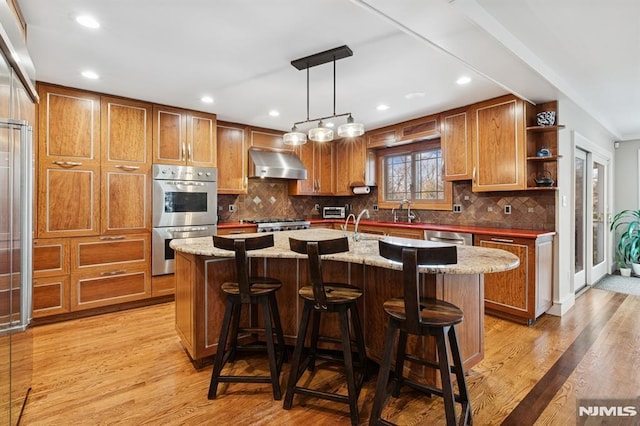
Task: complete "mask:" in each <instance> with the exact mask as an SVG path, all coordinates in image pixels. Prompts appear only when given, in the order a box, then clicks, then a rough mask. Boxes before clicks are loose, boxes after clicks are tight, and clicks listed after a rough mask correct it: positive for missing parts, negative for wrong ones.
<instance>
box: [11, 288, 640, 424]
mask: <svg viewBox="0 0 640 426" xmlns="http://www.w3.org/2000/svg"><path fill="white" fill-rule="evenodd" d="M173 308H174V305H173V303H165V304H161V305H156V306H151V307H144V308H137V309H132V310H129V311H123V312H117V313H111V314H104V315H100V316H96V317H90V318H84V319H77V320H72V321H67V322H64V323H57V324H49V325H43V326H38V327H35V329H34V372H33V375H34V380H33V390H32V393H31V395H30V397H29V401H28V403H27V406H26V408H25V411H24V414H23V417H22V422H21V424H22V425H106V424H119V425H207V424H211V425H305V424H306V425H324V424H327V425H334V424H349V416H348V413H347V406H346V405H343V404H337V403H332V402H329V401H319V400H314V399H305V398H303V397H298V396H296V398H295V399H294V407H293V408H292V409H291V410H290V411H285V410H283V409H282V402H281V401H274V400H273V399H272V395H271V389H270V386H269V385H256V384H222V385H221V386H220V388H219V391H218V392H219V396H218V398H217V399H216V400H214V401H209V400H208V399H207V390H208V386H209V380H210V375H211V366H208V367H204V368H202V369H201V370H200V371H198V370H196V369H195V368H194V367H193V365H192V364H191V363H190V361H189V360H188V357H187V355H186V353H185V352H184V350H183V348H182V347H181V345H180V341H179V340H178V337H177V336H176V333H175V331H174V326H173V322H174V311H173ZM485 327H486V328H485V330H486V340H485V359H484V360H483V361H482V362H481V363H480V364H479V365H477V366H476V367H474V368H473V369H472V370H471V371H469V372H468V373H469V374H468V385H469V387H470V394H471V398H472V408H473V416H474V424H475V425H498V424H513V425H529V424H540V425H562V426H564V425H572V424H576V398H584V397H588V398H591V397H593V398H595V397H607V398H635V397H637V396H638V394H639V393H640V374H638V371H637V363H638V361H639V360H640V297H637V296H626V295H621V294H617V293H612V292H607V291H603V290H597V289H591V290H589V291H587V292H586V293H585V294H583V295H582V296H580V297H579V298H578V300H577V302H576V305H575V306H574V307H573V308H572V309H571V311H570V312H569V313H568V314H567V315H566V316H565V317H563V318H558V317H553V316H550V315H543V316H542V317H541V318H540V319H539V320H538V321H537V322H536V323H535V324H534V325H533V326H531V327H527V326H524V325H520V324H515V323H512V322H509V321H505V320H501V319H497V318H493V317H490V316H487V317H486V326H485ZM260 360H261V358H260V357H255V358H250V359H248V360H247V361H245V360H238V361H236V364H235V365H234V366H233V368H238V369H244V368H246V369H252V368H254V367H253V365H255V364H260V365H259V367H260V368H266V365H264V364H262V363H261V362H260ZM249 364H251V365H249ZM288 368H289V366H288V364H285V367H284V371H283V374H282V376H281V383H282V386H283V389H284V386H285V384H286V379H287V377H288ZM338 371H339V370H338ZM336 376H337V377H336ZM334 378H335V379H336V380H334ZM314 380H317V381H318V383H320V384H321V385H322V386H324V387H325V388H326V389H329V390H331V389H333V388H335V387H339V386H340V385H339V384H336V383H339V382H340V381H341V380H343V379H342V377H341V375H340V374H337V375H336V373H335V370H334V371H328V372H326V373H325V372H320V373H318V374H317V376H316V379H314ZM374 388H375V375H374V376H373V377H372V378H370V379H369V380H368V381H367V382H366V383H365V386H364V388H363V390H362V393H361V395H360V418H361V421H360V423H361V424H367V422H368V417H369V413H370V410H371V404H372V400H373V393H374ZM283 392H284V391H283ZM458 409H459V408H458ZM384 416H385V418H387V419H389V420H391V421H393V422H395V423H398V424H411V425H438V424H443V423H444V421H443V409H442V401H441V399H439V398H437V397H434V398H433V399H429V398H426V397H424V396H421V395H418V394H416V393H414V392H412V391H410V390H407V389H405V388H403V391H402V393H401V397H400V398H399V399H397V400H395V399H393V398H391V399H390V403H389V405H388V406H387V409H386V410H385V411H384Z"/></svg>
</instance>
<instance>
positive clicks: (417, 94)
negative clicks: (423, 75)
mask: <svg viewBox="0 0 640 426" xmlns="http://www.w3.org/2000/svg"><path fill="white" fill-rule="evenodd" d="M424 95H425V93H424V92H411V93H407V94H406V95H404V97H405V99H415V98H424Z"/></svg>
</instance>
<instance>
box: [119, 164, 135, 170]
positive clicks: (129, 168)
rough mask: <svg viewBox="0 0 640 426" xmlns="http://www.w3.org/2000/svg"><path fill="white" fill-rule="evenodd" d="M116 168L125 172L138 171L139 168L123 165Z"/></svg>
mask: <svg viewBox="0 0 640 426" xmlns="http://www.w3.org/2000/svg"><path fill="white" fill-rule="evenodd" d="M116 167H117V168H118V169H121V170H126V171H130V170H139V169H140V166H127V165H124V164H118V165H116Z"/></svg>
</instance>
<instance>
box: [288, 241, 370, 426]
mask: <svg viewBox="0 0 640 426" xmlns="http://www.w3.org/2000/svg"><path fill="white" fill-rule="evenodd" d="M289 245H290V247H291V250H293V251H295V252H296V253H302V254H306V255H307V256H308V259H309V276H310V279H311V286H307V287H303V288H301V289H300V290H299V292H298V294H299V295H300V297H301V298H302V299H304V309H303V311H302V319H301V320H300V326H299V327H298V338H297V340H296V347H295V350H294V352H293V360H292V362H291V373H290V374H289V383H288V385H287V393H286V395H285V398H284V408H285V409H286V410H288V409H290V408H291V406H292V404H293V396H294V394H296V393H298V394H301V395H307V396H313V397H316V398H322V399H327V400H330V401H335V402H343V403H346V404H349V411H350V415H351V423H352V424H357V423H358V396H359V395H360V389H361V388H362V383H363V382H364V379H365V375H366V374H365V372H366V368H367V355H366V353H365V347H364V335H363V334H362V326H361V323H360V317H359V316H358V307H357V304H356V302H357V300H358V299H359V298H360V296H362V290H360V289H359V288H357V287H354V286H351V285H348V284H343V283H333V282H332V283H325V282H324V281H323V280H322V260H321V259H320V256H321V255H323V254H333V253H341V252H345V251H349V240H347V238H346V237H344V238H337V239H333V240H325V241H301V240H296V239H294V238H289ZM312 312H313V325H312V332H311V347H310V348H309V354H308V355H307V356H306V357H305V358H304V359H303V358H302V351H303V348H304V341H305V338H306V335H307V329H308V327H309V317H310V316H311V313H312ZM327 312H337V313H338V315H339V317H340V333H341V336H342V338H341V339H335V338H329V337H324V336H320V335H319V330H320V320H321V316H322V314H324V313H327ZM349 317H350V318H351V321H349ZM350 322H351V324H350ZM350 327H353V330H354V333H355V342H353V341H352V340H351V336H350ZM319 341H326V342H333V343H340V344H341V345H342V353H343V358H342V359H340V358H339V357H336V356H331V355H330V354H323V353H321V352H319V351H318V342H319ZM353 344H355V346H356V349H357V362H354V360H353V357H354V352H353V350H352V345H353ZM316 358H318V359H326V360H329V361H340V362H344V368H345V375H346V376H347V391H348V394H347V395H340V394H335V393H328V392H323V391H321V390H316V389H310V388H305V387H301V386H297V383H298V381H299V380H300V377H302V375H303V373H304V370H305V369H308V370H309V371H313V369H314V368H315V360H316ZM354 366H356V367H359V370H360V374H359V376H358V377H356V372H355V371H354Z"/></svg>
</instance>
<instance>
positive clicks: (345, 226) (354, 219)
mask: <svg viewBox="0 0 640 426" xmlns="http://www.w3.org/2000/svg"><path fill="white" fill-rule="evenodd" d="M351 217H352V218H353V225H354V226H357V225H356V215H355V214H353V213H349V215H348V216H347V219H346V220H345V221H344V225H342V234H343V235H347V226H348V225H349V218H351Z"/></svg>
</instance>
